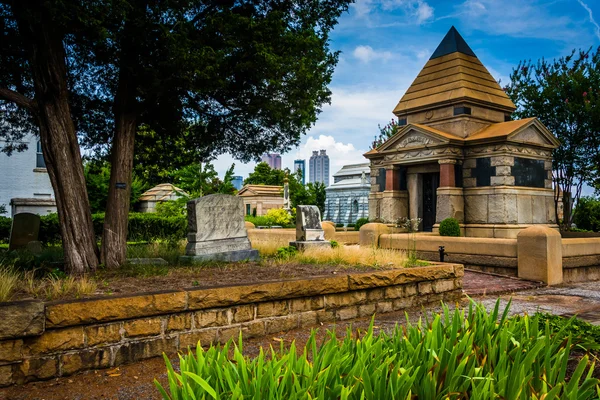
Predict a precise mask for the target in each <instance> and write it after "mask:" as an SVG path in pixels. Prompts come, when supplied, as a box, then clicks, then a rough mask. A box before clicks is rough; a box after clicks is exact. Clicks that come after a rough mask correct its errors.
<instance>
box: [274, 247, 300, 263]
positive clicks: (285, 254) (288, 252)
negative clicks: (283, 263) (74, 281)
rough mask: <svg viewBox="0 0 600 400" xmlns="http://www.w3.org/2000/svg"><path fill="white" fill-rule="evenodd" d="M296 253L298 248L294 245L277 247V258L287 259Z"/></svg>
mask: <svg viewBox="0 0 600 400" xmlns="http://www.w3.org/2000/svg"><path fill="white" fill-rule="evenodd" d="M297 253H298V249H297V248H295V247H294V246H286V247H280V248H278V249H277V258H281V259H283V260H288V259H290V258H292V257H294V256H295V255H296V254H297Z"/></svg>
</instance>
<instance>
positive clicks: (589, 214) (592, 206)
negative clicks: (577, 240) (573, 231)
mask: <svg viewBox="0 0 600 400" xmlns="http://www.w3.org/2000/svg"><path fill="white" fill-rule="evenodd" d="M574 213H575V214H574V215H573V222H574V223H575V225H577V228H579V229H585V230H587V231H593V232H600V199H595V198H593V197H582V198H580V199H579V201H578V202H577V206H576V207H575V211H574Z"/></svg>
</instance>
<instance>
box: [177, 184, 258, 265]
mask: <svg viewBox="0 0 600 400" xmlns="http://www.w3.org/2000/svg"><path fill="white" fill-rule="evenodd" d="M187 213H188V244H187V246H186V248H185V254H186V255H185V256H183V257H181V258H182V260H183V261H192V262H193V261H209V260H215V261H242V260H252V261H254V260H258V258H259V257H258V251H257V250H254V249H252V246H251V245H250V240H248V232H247V231H246V226H245V224H244V200H243V199H242V198H241V197H237V196H230V195H227V194H211V195H208V196H204V197H200V198H199V199H194V200H191V201H189V202H188V203H187Z"/></svg>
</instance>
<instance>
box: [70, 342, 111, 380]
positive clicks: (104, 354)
mask: <svg viewBox="0 0 600 400" xmlns="http://www.w3.org/2000/svg"><path fill="white" fill-rule="evenodd" d="M60 362H61V374H62V375H72V374H74V373H76V372H79V371H85V370H88V369H92V368H108V367H109V366H110V350H109V349H108V348H105V349H97V350H87V351H81V352H77V353H68V354H63V355H61V356H60Z"/></svg>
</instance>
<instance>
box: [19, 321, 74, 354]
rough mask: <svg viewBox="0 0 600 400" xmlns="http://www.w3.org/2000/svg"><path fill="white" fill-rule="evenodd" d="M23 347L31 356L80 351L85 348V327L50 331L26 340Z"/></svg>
mask: <svg viewBox="0 0 600 400" xmlns="http://www.w3.org/2000/svg"><path fill="white" fill-rule="evenodd" d="M23 345H24V347H25V349H26V351H27V353H28V354H30V355H35V354H43V353H54V352H58V351H62V350H70V349H80V348H82V347H83V346H84V335H83V327H82V326H77V327H73V328H65V329H57V330H49V331H46V332H44V334H43V335H41V336H37V337H31V338H26V339H24V340H23Z"/></svg>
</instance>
